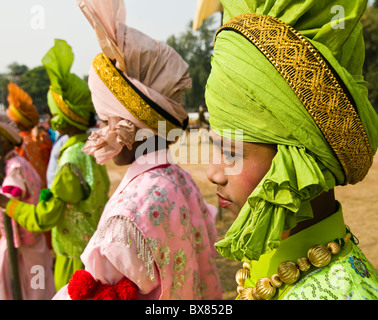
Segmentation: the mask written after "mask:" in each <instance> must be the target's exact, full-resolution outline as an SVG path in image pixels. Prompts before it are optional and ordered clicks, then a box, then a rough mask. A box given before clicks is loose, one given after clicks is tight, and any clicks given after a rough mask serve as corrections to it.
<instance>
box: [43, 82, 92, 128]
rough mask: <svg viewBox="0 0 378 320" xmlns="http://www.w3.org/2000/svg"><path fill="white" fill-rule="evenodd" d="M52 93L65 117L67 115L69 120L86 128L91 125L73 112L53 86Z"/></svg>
mask: <svg viewBox="0 0 378 320" xmlns="http://www.w3.org/2000/svg"><path fill="white" fill-rule="evenodd" d="M50 91H51V94H52V97H53V99H54V101H55V103H56V104H57V106H58V108H59V109H60V110H61V111H62V112H63V113H64V115H66V116H67V117H68V118H70V119H71V120H73V121H75V122H77V123H80V124H83V125H85V126H88V125H89V122H88V121H87V120H85V119H84V118H83V117H81V116H79V115H78V114H77V113H76V112H75V111H73V110H72V109H71V108H70V107H69V105H68V104H67V103H66V102H65V101H64V99H63V97H62V95H60V94H59V93H56V92H55V91H54V90H53V89H52V87H51V86H50Z"/></svg>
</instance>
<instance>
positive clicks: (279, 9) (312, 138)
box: [205, 0, 378, 261]
mask: <svg viewBox="0 0 378 320" xmlns="http://www.w3.org/2000/svg"><path fill="white" fill-rule="evenodd" d="M222 4H223V7H224V21H228V20H229V19H231V18H233V17H235V16H237V15H240V14H243V13H248V12H251V13H258V14H268V15H271V16H274V17H277V18H279V19H281V20H282V21H284V22H286V23H288V24H289V25H291V26H292V27H294V28H295V29H296V30H297V31H299V32H301V33H302V35H304V36H306V37H307V38H308V40H309V41H310V42H311V43H312V44H313V45H314V46H315V47H316V48H317V49H318V50H319V51H320V52H321V53H322V54H323V56H324V57H325V58H326V59H327V60H328V62H329V63H330V64H331V65H332V67H333V68H334V69H335V71H336V72H337V73H338V75H339V76H340V78H341V79H342V81H343V82H344V84H345V85H346V87H347V88H348V90H349V92H350V93H351V95H352V97H353V99H354V101H355V102H356V104H357V110H358V113H359V115H360V118H361V121H362V123H363V125H364V127H365V130H366V131H367V134H368V138H369V141H370V144H371V147H372V149H373V152H374V153H375V152H376V149H377V144H378V132H377V129H378V116H377V114H376V112H375V111H374V109H373V108H372V106H371V104H370V102H369V101H368V99H367V89H366V83H365V82H364V80H363V76H362V65H363V58H364V43H363V38H362V29H361V25H360V23H359V22H358V21H359V19H360V17H361V15H362V13H363V11H364V9H365V6H366V1H361V0H360V1H349V0H344V1H337V5H341V6H343V8H344V13H345V20H344V22H345V28H344V29H332V26H331V21H332V17H333V15H334V14H332V13H331V8H332V6H334V5H336V1H335V2H333V1H320V0H305V1H301V2H300V3H298V1H291V0H277V1H273V0H271V1H269V0H265V1H262V0H249V1H231V0H230V1H227V0H223V1H222ZM205 95H206V104H207V107H208V110H209V114H210V117H209V120H210V124H211V127H212V129H213V130H214V131H215V132H216V133H217V134H219V135H221V136H224V137H227V138H231V139H235V140H239V141H240V140H242V141H246V142H257V143H267V144H277V154H276V156H275V158H274V159H273V163H272V166H271V168H270V170H269V171H268V173H267V174H266V175H265V177H264V178H263V179H262V180H261V182H260V183H259V185H258V186H257V187H256V188H255V190H254V191H253V192H252V194H251V195H250V196H249V198H248V200H247V202H246V203H245V205H244V207H243V208H242V210H241V212H240V213H239V215H238V217H237V219H236V220H235V222H234V223H233V225H232V226H231V228H230V229H229V231H228V232H227V234H226V236H225V239H223V240H221V241H219V242H218V243H217V244H216V248H217V250H218V251H219V252H220V253H221V254H222V255H223V256H225V257H227V258H230V259H236V260H241V261H243V260H258V258H259V256H260V255H261V254H264V253H267V252H269V251H271V250H272V249H274V248H276V247H278V246H279V244H280V242H281V240H280V239H281V234H282V231H283V230H284V229H291V228H293V227H294V226H295V225H296V224H297V223H298V222H300V221H303V220H306V219H310V218H312V217H313V213H312V209H311V205H310V201H311V200H312V199H314V198H316V197H317V196H319V195H320V194H321V193H323V192H325V191H328V190H330V189H332V188H334V187H335V186H336V185H341V184H343V183H344V180H345V176H344V172H343V169H342V166H341V165H340V163H339V162H338V160H337V157H336V155H335V154H334V152H333V150H332V149H331V147H330V146H329V144H328V142H327V141H326V140H325V138H324V136H323V134H322V133H321V131H320V130H319V129H318V127H317V126H316V124H315V122H314V120H313V119H312V117H311V116H310V114H309V113H308V112H307V111H306V109H305V108H304V107H303V105H302V104H301V102H300V101H299V99H298V98H297V96H296V95H295V93H294V92H293V91H292V89H291V88H290V87H289V85H288V84H287V83H286V81H285V80H284V79H283V78H282V77H281V75H280V74H279V73H278V72H277V71H276V69H275V68H274V67H273V65H272V64H271V63H270V62H269V61H268V60H267V59H266V58H265V57H264V55H263V54H262V53H260V51H259V50H258V49H257V48H256V47H255V46H254V45H253V44H251V43H250V42H249V41H248V40H247V39H246V38H244V36H242V35H240V34H238V33H236V32H233V31H227V30H226V31H222V32H220V33H219V34H218V36H217V39H216V42H215V48H214V54H213V58H212V70H211V74H210V76H209V79H208V83H207V86H206V93H205ZM224 129H227V130H225V131H224ZM236 129H243V135H238V134H237V133H236V132H237V131H236ZM229 132H231V134H229Z"/></svg>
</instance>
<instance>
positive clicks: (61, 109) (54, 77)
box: [42, 39, 95, 130]
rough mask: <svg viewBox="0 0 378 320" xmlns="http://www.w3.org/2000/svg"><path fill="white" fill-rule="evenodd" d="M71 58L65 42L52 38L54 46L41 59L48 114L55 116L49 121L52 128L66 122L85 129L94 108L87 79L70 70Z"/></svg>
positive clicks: (71, 54)
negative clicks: (47, 87)
mask: <svg viewBox="0 0 378 320" xmlns="http://www.w3.org/2000/svg"><path fill="white" fill-rule="evenodd" d="M73 60H74V54H73V52H72V49H71V47H70V46H69V45H68V44H67V42H66V41H64V40H59V39H55V42H54V46H53V47H52V48H51V49H50V50H49V51H48V52H47V53H46V55H45V56H44V57H43V59H42V63H43V65H44V66H45V68H46V71H47V74H48V76H49V78H50V82H51V86H50V90H49V92H48V94H47V102H48V105H49V107H50V111H51V113H52V114H53V115H56V116H54V118H53V120H52V122H53V124H54V125H55V126H56V127H64V126H65V124H66V123H69V124H71V125H73V126H75V127H77V128H79V129H81V130H87V129H88V128H89V127H90V125H91V121H92V119H93V117H94V112H95V111H94V107H93V103H92V99H91V92H90V91H89V87H88V84H87V82H86V81H84V80H83V79H81V78H79V77H78V76H77V75H75V74H73V73H71V71H70V70H71V66H72V63H73Z"/></svg>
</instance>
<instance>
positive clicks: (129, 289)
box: [115, 278, 138, 300]
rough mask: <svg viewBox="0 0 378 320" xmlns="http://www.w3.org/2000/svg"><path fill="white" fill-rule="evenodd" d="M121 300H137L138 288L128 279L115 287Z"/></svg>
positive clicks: (123, 279)
mask: <svg viewBox="0 0 378 320" xmlns="http://www.w3.org/2000/svg"><path fill="white" fill-rule="evenodd" d="M115 289H116V291H117V294H118V297H119V299H120V300H136V298H137V295H138V287H137V286H136V284H135V283H134V282H132V281H131V280H129V279H127V278H122V279H121V280H119V281H118V283H117V285H116V286H115Z"/></svg>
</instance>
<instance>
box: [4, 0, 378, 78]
mask: <svg viewBox="0 0 378 320" xmlns="http://www.w3.org/2000/svg"><path fill="white" fill-rule="evenodd" d="M104 1H107V0H104ZM372 2H373V0H369V4H371V3H372ZM125 5H126V24H127V25H129V26H130V27H133V28H136V29H138V30H140V31H142V32H144V33H146V34H147V35H149V36H150V37H152V38H154V39H157V40H160V41H165V40H167V38H168V37H169V36H170V35H172V34H173V35H176V36H177V35H180V34H181V33H183V32H184V31H185V30H187V27H188V25H189V23H190V21H191V20H193V18H194V15H195V11H196V5H197V0H159V1H157V0H125ZM41 17H43V19H42V18H41ZM219 17H220V16H219ZM54 38H60V39H64V40H66V41H67V42H68V44H69V45H71V47H72V49H73V52H74V54H75V60H74V64H73V66H72V69H71V72H74V73H76V74H77V75H79V76H81V77H82V76H84V75H86V74H87V73H88V70H89V66H90V63H91V61H92V59H93V58H94V57H95V56H96V54H97V53H99V52H100V51H101V50H100V47H99V46H98V43H97V38H96V35H95V33H94V31H93V29H92V27H91V26H90V24H89V22H88V21H87V19H86V18H85V16H84V14H83V13H82V12H81V10H80V9H79V7H78V6H77V4H76V0H12V1H10V0H7V1H6V0H0V73H6V72H7V71H8V70H7V66H8V65H9V64H11V63H13V62H17V63H19V64H24V65H26V66H27V67H28V68H30V69H31V68H34V67H37V66H40V65H41V59H42V57H43V56H44V54H45V53H46V52H47V51H48V50H49V49H50V48H51V47H52V46H53V44H54Z"/></svg>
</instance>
